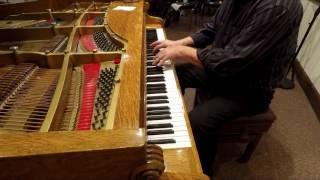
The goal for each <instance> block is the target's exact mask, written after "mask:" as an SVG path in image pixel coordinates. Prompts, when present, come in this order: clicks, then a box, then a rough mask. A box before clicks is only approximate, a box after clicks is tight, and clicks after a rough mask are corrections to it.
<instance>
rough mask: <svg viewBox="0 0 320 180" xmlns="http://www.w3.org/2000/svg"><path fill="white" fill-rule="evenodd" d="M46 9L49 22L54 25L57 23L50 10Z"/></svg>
mask: <svg viewBox="0 0 320 180" xmlns="http://www.w3.org/2000/svg"><path fill="white" fill-rule="evenodd" d="M47 11H48V14H49V18H50V19H49V23H50V24H52V25H56V24H57V23H56V22H55V20H54V17H53V15H52V10H51V9H47Z"/></svg>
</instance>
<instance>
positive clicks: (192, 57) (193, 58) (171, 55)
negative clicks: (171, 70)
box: [152, 46, 202, 68]
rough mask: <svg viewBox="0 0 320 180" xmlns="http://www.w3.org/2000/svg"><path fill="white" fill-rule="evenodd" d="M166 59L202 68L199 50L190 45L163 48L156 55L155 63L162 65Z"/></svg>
mask: <svg viewBox="0 0 320 180" xmlns="http://www.w3.org/2000/svg"><path fill="white" fill-rule="evenodd" d="M166 60H171V61H172V62H174V63H177V62H179V63H191V64H193V65H195V66H198V67H200V68H202V63H201V62H200V61H199V59H198V57H197V50H196V49H195V48H192V47H188V46H171V47H167V48H162V49H160V51H159V52H158V53H157V54H156V55H155V57H154V61H153V63H152V64H153V65H156V66H162V65H163V64H164V62H165V61H166Z"/></svg>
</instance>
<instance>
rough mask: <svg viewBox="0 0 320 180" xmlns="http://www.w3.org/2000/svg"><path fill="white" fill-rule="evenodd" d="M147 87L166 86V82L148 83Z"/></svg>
mask: <svg viewBox="0 0 320 180" xmlns="http://www.w3.org/2000/svg"><path fill="white" fill-rule="evenodd" d="M147 87H166V84H164V83H158V84H147Z"/></svg>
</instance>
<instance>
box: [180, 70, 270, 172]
mask: <svg viewBox="0 0 320 180" xmlns="http://www.w3.org/2000/svg"><path fill="white" fill-rule="evenodd" d="M176 72H177V75H178V78H179V83H180V86H181V90H182V92H183V93H184V90H185V88H201V89H205V90H207V91H211V92H213V94H211V97H210V98H209V100H207V101H205V102H203V103H201V104H198V105H197V106H196V107H194V108H193V110H192V111H191V112H189V119H190V124H191V127H192V131H193V135H194V138H195V142H196V145H197V150H198V153H199V157H200V161H201V165H202V168H203V171H204V173H205V174H207V175H209V176H212V173H213V170H212V164H213V162H214V158H215V155H216V151H217V147H218V142H219V136H218V132H219V129H220V127H221V125H223V124H224V123H227V122H228V121H230V120H232V119H234V118H237V117H240V116H245V115H253V114H257V113H259V112H262V111H264V110H266V109H267V108H268V106H269V103H270V102H257V101H256V100H255V99H251V98H250V96H242V95H241V94H240V95H239V94H237V93H236V94H237V95H232V94H228V95H222V94H214V86H211V87H209V86H208V85H209V82H210V81H209V80H210V79H209V77H208V75H207V74H206V72H205V71H204V70H202V69H197V68H195V67H194V66H192V65H189V64H187V65H177V66H176ZM217 85H218V84H217ZM270 100H271V99H270Z"/></svg>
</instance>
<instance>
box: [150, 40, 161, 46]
mask: <svg viewBox="0 0 320 180" xmlns="http://www.w3.org/2000/svg"><path fill="white" fill-rule="evenodd" d="M162 42H163V41H155V42H153V43H151V44H150V46H151V47H155V46H157V45H158V44H160V43H162Z"/></svg>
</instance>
